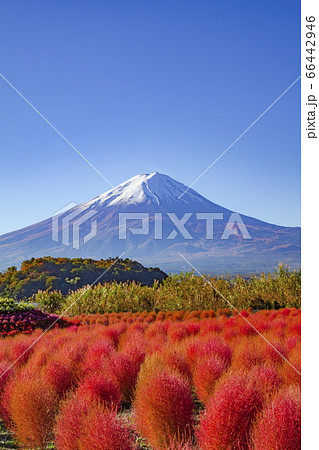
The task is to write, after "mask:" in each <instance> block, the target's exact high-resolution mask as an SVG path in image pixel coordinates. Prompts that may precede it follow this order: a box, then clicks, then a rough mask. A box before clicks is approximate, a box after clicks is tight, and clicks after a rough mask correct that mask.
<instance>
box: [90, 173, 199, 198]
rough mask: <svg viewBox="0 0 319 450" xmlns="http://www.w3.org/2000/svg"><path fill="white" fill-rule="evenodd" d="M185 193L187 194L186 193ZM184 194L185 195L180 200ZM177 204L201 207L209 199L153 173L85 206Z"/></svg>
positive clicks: (109, 192)
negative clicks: (198, 205)
mask: <svg viewBox="0 0 319 450" xmlns="http://www.w3.org/2000/svg"><path fill="white" fill-rule="evenodd" d="M185 191H187V192H186V193H185ZM184 193H185V194H184ZM182 194H184V195H183V196H182V197H181V198H180V199H179V196H180V195H182ZM177 202H179V203H183V204H184V205H185V204H192V206H194V203H195V204H200V205H201V204H203V203H205V202H207V199H205V198H204V197H202V196H201V195H200V194H198V193H197V192H195V191H194V190H193V189H188V188H187V186H185V185H184V184H183V183H180V182H178V181H175V180H173V178H171V177H169V176H168V175H164V174H161V173H158V172H153V173H147V174H141V175H136V176H135V177H132V178H130V179H129V180H127V181H125V182H124V183H121V184H119V185H118V186H116V187H115V188H113V189H110V190H109V191H107V192H104V194H102V195H100V196H99V197H96V198H94V199H93V200H91V201H90V202H87V203H85V204H84V205H83V206H91V205H93V204H94V205H96V206H97V205H99V204H104V206H106V205H108V206H115V205H124V206H125V205H140V204H144V205H145V204H154V205H161V206H169V205H173V204H174V203H177Z"/></svg>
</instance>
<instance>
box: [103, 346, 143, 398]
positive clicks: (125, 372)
mask: <svg viewBox="0 0 319 450" xmlns="http://www.w3.org/2000/svg"><path fill="white" fill-rule="evenodd" d="M139 368H140V362H139V361H132V359H131V358H130V357H129V356H128V355H125V354H123V353H116V354H114V355H112V357H111V358H110V359H109V361H108V364H107V369H106V373H107V376H108V377H110V378H111V379H112V380H113V381H114V382H115V383H116V384H117V385H118V386H119V388H120V392H121V395H122V397H123V400H124V401H126V402H130V401H131V400H132V397H133V392H134V388H135V384H136V379H137V375H138V371H139Z"/></svg>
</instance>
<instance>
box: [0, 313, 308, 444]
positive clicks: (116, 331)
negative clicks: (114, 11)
mask: <svg viewBox="0 0 319 450" xmlns="http://www.w3.org/2000/svg"><path fill="white" fill-rule="evenodd" d="M112 317H114V322H115V323H113V324H112V325H107V326H106V325H104V324H96V325H88V326H79V327H68V328H64V329H52V330H50V331H48V332H47V333H45V334H44V335H43V336H42V337H41V338H40V339H38V338H39V337H40V335H41V330H36V331H35V332H34V333H32V334H31V335H24V334H19V335H17V336H13V337H6V338H0V416H1V418H2V419H3V420H4V422H5V424H6V426H7V427H8V428H9V429H11V430H12V432H13V433H14V434H15V436H16V438H17V440H18V441H19V443H20V445H21V447H23V448H30V447H31V448H45V447H46V446H47V444H48V443H50V442H53V441H54V442H55V445H56V447H57V449H63V450H79V449H80V450H84V449H88V448H89V449H93V450H94V449H101V450H102V449H115V450H116V449H132V448H135V447H134V445H135V443H137V442H139V439H141V438H144V439H145V440H146V442H147V445H151V446H152V447H153V448H154V449H170V450H178V449H180V450H182V449H184V450H186V449H191V448H194V449H195V448H201V449H203V450H205V449H212V448H225V449H226V448H231V449H233V450H235V449H237V450H239V449H243V448H256V449H260V448H265V449H266V450H267V449H275V450H276V449H277V448H278V449H279V448H280V449H282V448H285V449H288V450H289V449H291V450H292V449H298V448H299V447H300V436H299V422H300V397H299V390H300V386H299V385H300V374H299V373H298V372H299V371H300V327H299V325H300V313H299V311H298V310H295V309H285V310H278V311H260V312H257V313H256V314H252V313H251V312H249V311H246V312H245V313H243V314H242V315H239V314H236V315H233V316H231V317H230V315H229V314H226V312H225V311H224V312H223V311H221V312H220V313H219V314H218V317H215V316H214V315H213V314H211V312H209V311H201V312H199V311H195V312H193V313H187V312H183V311H178V312H170V313H165V312H162V313H157V314H156V313H153V314H151V313H141V314H140V316H139V317H138V316H137V315H133V314H131V315H129V314H128V315H127V316H126V319H125V320H122V319H121V318H119V317H118V316H117V319H116V320H115V318H116V315H114V316H112ZM185 317H187V320H185ZM128 319H130V320H128ZM138 319H141V320H138ZM112 320H113V319H112ZM250 324H251V325H253V327H254V328H255V329H257V330H258V331H259V332H260V333H262V335H263V337H264V338H263V337H261V336H260V335H259V334H258V333H257V332H255V331H254V332H250V331H248V327H250ZM270 344H271V345H270ZM287 360H288V361H289V362H290V363H291V365H292V366H293V367H292V366H291V365H290V364H289V363H288V362H287ZM295 369H296V370H295ZM130 408H132V410H131V411H128V410H129V409H130ZM123 418H125V421H123V420H124V419H123ZM288 424H289V426H288ZM291 424H292V425H291ZM288 431H289V432H288ZM138 445H139V444H138ZM142 445H143V444H142Z"/></svg>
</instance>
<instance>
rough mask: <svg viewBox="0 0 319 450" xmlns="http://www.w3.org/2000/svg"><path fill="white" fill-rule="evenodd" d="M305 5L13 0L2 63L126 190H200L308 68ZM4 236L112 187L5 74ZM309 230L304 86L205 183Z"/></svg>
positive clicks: (218, 194) (0, 98) (209, 193)
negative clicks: (141, 184)
mask: <svg viewBox="0 0 319 450" xmlns="http://www.w3.org/2000/svg"><path fill="white" fill-rule="evenodd" d="M299 22H300V5H299V2H298V1H296V0H281V1H279V2H278V0H276V1H273V0H267V1H264V2H256V1H245V0H243V1H241V2H239V1H238V0H231V1H228V2H225V1H219V0H216V1H211V0H209V1H204V0H201V1H198V0H196V1H195V0H194V1H188V0H184V1H175V0H171V1H169V2H163V1H149V0H148V1H138V0H137V1H134V2H132V1H121V0H119V1H105V2H102V1H90V2H84V1H76V2H75V1H68V2H62V1H46V2H43V1H34V0H30V1H28V2H20V1H16V0H10V1H9V0H5V1H2V2H1V7H0V38H1V42H2V43H4V44H5V45H2V50H1V72H2V73H3V75H4V76H5V77H7V78H8V80H9V81H10V82H11V83H12V84H13V85H14V86H16V88H17V89H18V90H20V91H21V92H22V93H23V94H24V95H25V97H26V98H28V99H29V100H30V101H31V102H32V103H33V104H34V105H35V106H36V107H37V108H38V109H39V111H40V112H41V113H42V114H43V115H44V116H45V117H46V118H47V119H48V120H49V121H51V122H52V123H53V124H54V125H55V126H56V128H58V129H59V130H60V131H61V132H62V133H63V134H64V136H65V137H66V138H67V139H68V140H69V141H71V142H72V144H73V145H74V146H75V147H76V148H78V150H79V151H80V152H82V153H83V154H84V155H85V156H86V157H87V158H88V159H89V160H90V161H91V162H92V164H94V165H95V166H96V167H97V168H98V169H99V171H100V172H102V173H103V174H104V175H105V177H106V178H108V179H109V180H110V181H111V182H112V184H113V185H116V184H119V183H121V182H123V181H125V180H126V179H128V178H130V177H132V176H134V175H137V174H140V173H149V172H154V171H158V172H162V173H165V174H167V175H170V176H171V177H173V178H175V179H176V180H178V181H181V182H183V183H184V184H186V185H188V184H190V183H192V182H193V180H194V179H195V178H196V177H197V176H198V175H200V173H201V172H202V171H203V170H205V169H206V168H207V166H209V165H210V164H211V163H212V162H213V161H214V160H215V159H216V157H218V156H219V155H220V154H221V153H222V152H223V151H224V150H225V148H227V147H228V146H229V145H230V144H231V143H232V142H233V141H234V140H235V139H236V138H237V137H238V136H239V135H240V134H241V133H242V131H243V130H245V128H247V127H248V126H249V125H250V124H251V123H252V122H253V121H254V120H255V119H256V118H257V117H258V116H259V115H260V114H261V113H262V112H263V111H264V110H265V109H266V108H267V107H268V106H269V105H270V104H271V103H272V102H273V101H274V100H275V99H276V98H277V97H278V96H279V95H280V94H281V93H282V92H283V91H284V90H285V89H286V88H287V87H288V86H289V85H290V84H291V83H292V82H293V81H294V80H295V79H296V78H297V77H298V76H299V74H300V58H299V50H300V43H299V34H300V28H299ZM0 124H1V131H0V151H1V169H2V170H1V184H2V196H1V199H0V208H1V212H2V219H1V223H0V234H3V233H6V232H9V231H12V230H15V229H18V228H22V227H24V226H27V225H29V224H31V223H34V222H37V221H40V220H42V219H45V218H47V217H49V216H51V215H52V214H53V213H54V212H55V211H57V210H59V209H60V208H62V207H63V206H64V205H66V204H67V203H69V202H71V201H74V202H77V203H80V202H83V201H86V200H89V199H91V198H93V197H95V196H96V195H99V194H101V193H102V192H104V191H106V190H108V189H109V186H108V185H107V184H106V182H105V181H104V180H103V179H102V178H100V177H99V176H98V175H97V174H96V173H95V172H94V171H93V170H92V169H91V168H90V167H89V166H88V165H87V164H86V163H85V162H84V161H83V160H81V158H79V156H78V155H77V154H76V153H75V152H74V151H73V150H72V149H71V148H70V147H69V146H68V145H67V144H66V143H65V142H64V141H63V140H62V139H61V138H60V137H59V136H58V135H57V134H56V133H55V132H54V131H53V130H52V129H51V128H50V127H49V126H48V125H47V124H46V123H45V122H44V121H43V120H42V119H41V118H40V117H39V116H38V115H37V114H36V113H35V112H34V111H33V110H32V109H31V108H30V107H29V106H28V105H27V104H26V103H25V102H24V101H23V100H22V99H21V98H19V96H18V95H17V94H16V93H15V92H14V91H13V90H12V89H11V88H10V87H9V86H8V85H6V83H5V82H4V81H3V80H1V79H0ZM193 188H194V189H195V190H197V191H198V192H199V193H201V194H202V195H204V196H205V197H207V198H208V199H210V200H212V201H213V202H215V203H218V204H220V205H223V206H225V207H227V208H230V209H233V210H235V211H239V212H241V213H243V214H247V215H250V216H253V217H257V218H259V219H262V220H265V221H268V222H272V223H276V224H280V225H289V226H298V225H300V82H298V83H297V84H296V85H295V86H294V87H293V88H292V89H291V90H290V91H289V92H288V93H287V94H286V95H285V96H284V97H283V98H282V99H281V100H280V101H279V102H278V103H277V104H276V105H275V106H274V107H273V108H272V109H271V110H270V111H269V112H268V113H267V114H266V115H265V116H264V117H263V118H262V119H261V120H260V121H259V122H258V123H257V124H256V125H255V126H254V127H253V128H252V129H251V130H250V131H249V132H248V133H247V134H246V135H245V136H244V137H243V138H242V139H241V140H240V141H239V142H238V143H237V144H236V145H235V146H234V147H233V148H232V149H231V150H230V151H229V152H228V153H227V154H226V155H225V156H224V157H223V158H222V159H221V160H220V161H219V162H218V163H217V164H216V165H215V166H214V167H213V168H212V169H211V170H210V171H209V172H208V173H207V174H206V175H205V176H204V177H203V178H202V179H201V180H200V181H199V182H198V183H197V184H196V185H195V186H194V187H193Z"/></svg>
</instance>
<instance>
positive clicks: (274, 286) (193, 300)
mask: <svg viewBox="0 0 319 450" xmlns="http://www.w3.org/2000/svg"><path fill="white" fill-rule="evenodd" d="M212 286H214V287H215V288H216V290H215V289H214V288H213V287H212ZM300 295H301V274H300V270H297V271H293V272H292V271H289V270H288V269H287V268H286V267H283V266H279V268H278V270H277V271H276V272H275V273H274V274H270V275H264V274H262V275H260V276H254V277H252V278H250V279H245V278H243V277H241V276H237V277H236V278H235V279H233V278H229V279H225V278H210V279H209V282H208V281H206V280H204V279H203V278H202V277H199V276H195V275H194V274H193V273H183V274H180V275H172V276H170V277H169V278H166V279H165V280H163V282H162V283H157V282H156V283H154V284H153V286H142V285H141V284H138V283H135V282H131V283H130V282H125V283H117V282H110V283H106V284H103V285H102V284H98V285H96V286H94V287H92V288H90V289H88V286H87V287H83V288H80V289H78V290H76V291H73V292H71V293H70V294H68V295H66V296H63V295H62V294H61V293H60V292H58V291H54V292H40V293H38V294H37V295H36V297H35V300H36V303H37V304H38V305H39V307H40V308H41V309H43V310H44V311H46V312H51V313H52V312H55V313H59V314H63V313H64V312H65V311H66V314H67V315H71V316H73V315H81V314H95V313H99V314H103V313H107V312H128V311H131V312H139V311H148V312H150V311H156V312H158V311H179V310H211V309H212V310H214V311H217V309H219V308H221V309H223V308H230V307H231V305H232V306H234V307H235V308H236V309H239V310H243V309H248V308H252V309H253V310H258V309H278V308H284V307H295V308H300ZM225 299H226V300H225Z"/></svg>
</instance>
